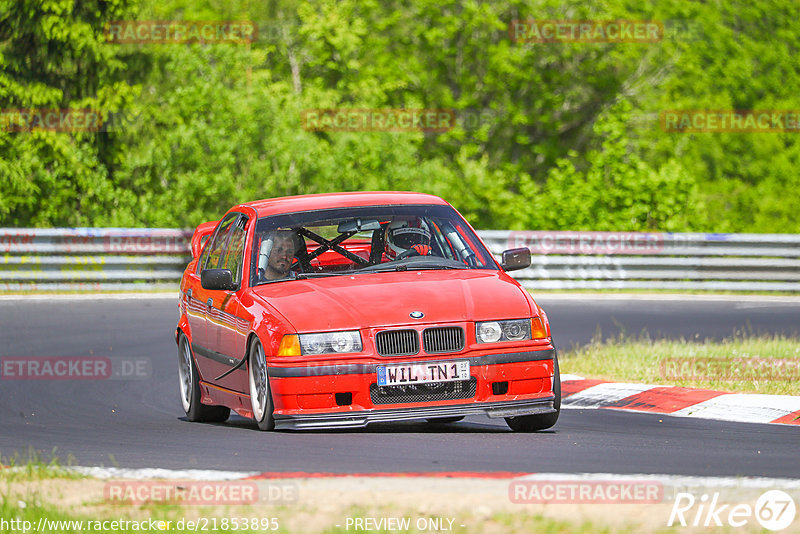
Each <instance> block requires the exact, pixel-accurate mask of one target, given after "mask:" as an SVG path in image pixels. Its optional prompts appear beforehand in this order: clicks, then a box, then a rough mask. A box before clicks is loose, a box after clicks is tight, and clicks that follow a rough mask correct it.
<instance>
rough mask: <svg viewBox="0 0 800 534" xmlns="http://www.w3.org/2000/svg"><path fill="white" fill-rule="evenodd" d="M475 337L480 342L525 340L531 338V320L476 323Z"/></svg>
mask: <svg viewBox="0 0 800 534" xmlns="http://www.w3.org/2000/svg"><path fill="white" fill-rule="evenodd" d="M537 319H538V317H537ZM475 338H476V339H477V340H478V343H495V342H497V341H524V340H527V339H531V320H530V319H514V320H511V321H484V322H482V323H475Z"/></svg>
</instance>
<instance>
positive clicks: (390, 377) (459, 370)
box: [378, 360, 469, 386]
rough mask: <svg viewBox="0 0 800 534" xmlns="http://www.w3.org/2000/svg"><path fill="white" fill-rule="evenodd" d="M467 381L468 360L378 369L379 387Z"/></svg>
mask: <svg viewBox="0 0 800 534" xmlns="http://www.w3.org/2000/svg"><path fill="white" fill-rule="evenodd" d="M459 380H469V360H459V361H455V362H423V363H401V364H397V365H381V366H379V367H378V385H379V386H398V385H407V384H430V383H435V382H456V381H459Z"/></svg>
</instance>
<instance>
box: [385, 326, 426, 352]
mask: <svg viewBox="0 0 800 534" xmlns="http://www.w3.org/2000/svg"><path fill="white" fill-rule="evenodd" d="M375 348H376V349H377V350H378V354H380V355H381V356H410V355H412V354H416V353H418V352H419V336H418V335H417V331H416V330H384V331H383V332H378V333H377V334H375Z"/></svg>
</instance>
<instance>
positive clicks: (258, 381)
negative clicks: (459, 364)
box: [247, 340, 275, 430]
mask: <svg viewBox="0 0 800 534" xmlns="http://www.w3.org/2000/svg"><path fill="white" fill-rule="evenodd" d="M247 368H248V373H247V374H248V376H249V379H250V380H249V381H250V404H251V405H252V407H253V418H254V419H255V420H256V423H257V424H258V428H259V430H272V429H273V428H275V419H274V418H273V417H272V410H273V409H274V407H273V405H272V394H271V392H270V389H269V377H268V376H267V359H266V357H265V356H264V349H263V348H262V346H261V343H260V342H259V341H258V340H256V341H254V342H253V344H252V345H251V346H250V354H249V355H248V361H247Z"/></svg>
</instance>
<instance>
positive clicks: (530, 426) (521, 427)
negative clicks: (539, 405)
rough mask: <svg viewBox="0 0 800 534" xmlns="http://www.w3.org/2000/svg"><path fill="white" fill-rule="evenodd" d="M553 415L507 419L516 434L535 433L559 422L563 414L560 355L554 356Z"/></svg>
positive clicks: (555, 354)
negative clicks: (559, 367)
mask: <svg viewBox="0 0 800 534" xmlns="http://www.w3.org/2000/svg"><path fill="white" fill-rule="evenodd" d="M553 395H554V396H555V399H553V408H555V409H556V411H555V412H553V413H544V414H538V415H523V416H520V417H506V424H507V425H508V426H509V428H511V430H514V431H515V432H535V431H537V430H544V429H546V428H550V427H551V426H553V425H555V424H556V421H558V416H559V414H560V413H561V373H560V372H559V370H558V353H554V354H553Z"/></svg>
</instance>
